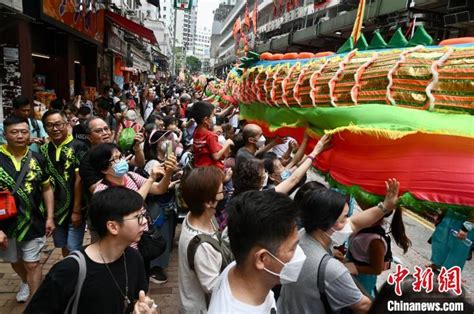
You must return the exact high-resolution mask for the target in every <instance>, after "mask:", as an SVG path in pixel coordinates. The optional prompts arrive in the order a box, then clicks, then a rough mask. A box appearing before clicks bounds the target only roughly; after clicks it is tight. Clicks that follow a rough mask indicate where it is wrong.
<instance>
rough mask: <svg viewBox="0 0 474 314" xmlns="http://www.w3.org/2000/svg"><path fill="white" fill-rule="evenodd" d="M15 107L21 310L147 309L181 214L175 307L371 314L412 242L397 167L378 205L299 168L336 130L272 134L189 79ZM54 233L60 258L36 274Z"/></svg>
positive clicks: (9, 225)
mask: <svg viewBox="0 0 474 314" xmlns="http://www.w3.org/2000/svg"><path fill="white" fill-rule="evenodd" d="M13 106H14V113H13V114H12V115H11V116H9V117H7V118H6V119H5V120H4V121H3V124H1V126H0V128H1V130H0V133H1V135H2V136H3V137H0V142H2V144H3V145H2V146H0V190H3V191H4V192H2V193H3V194H2V197H3V198H2V202H4V203H5V204H6V203H8V202H10V203H9V205H12V207H15V209H16V210H15V213H13V214H12V215H10V216H4V217H0V247H1V249H0V259H2V260H4V261H6V262H9V263H11V266H12V268H13V270H14V271H15V272H16V273H17V274H18V276H19V277H20V278H21V280H22V283H21V285H20V289H19V291H18V293H17V295H16V299H17V301H18V302H28V304H27V307H26V310H25V313H78V312H80V313H131V312H134V313H156V312H157V306H159V305H156V304H155V302H154V301H153V300H152V299H151V298H150V297H149V296H148V295H147V292H148V287H149V284H150V283H153V284H162V283H165V282H167V268H168V267H169V264H170V254H171V250H172V248H173V243H174V239H175V235H176V230H177V225H178V224H179V223H181V228H180V234H179V244H178V270H179V272H178V277H179V278H178V280H179V299H180V308H179V309H176V312H180V313H276V312H279V313H333V312H339V311H349V312H351V311H352V312H354V313H366V312H369V311H371V312H374V311H375V312H374V313H380V311H378V310H376V309H374V306H375V305H377V306H379V307H380V302H381V301H380V300H377V298H379V297H380V295H381V294H379V293H378V291H377V287H376V281H377V276H378V275H379V274H381V273H382V272H383V271H386V270H388V269H390V263H391V261H392V250H391V238H393V240H394V241H395V243H396V244H397V245H398V246H399V247H400V248H402V249H403V251H404V252H406V251H407V250H408V249H409V247H410V246H411V242H410V240H409V239H408V237H407V236H406V234H405V229H404V224H403V219H402V209H401V208H400V207H398V206H397V201H398V192H399V182H398V181H397V180H396V179H395V178H390V179H387V181H386V182H385V183H386V195H385V198H384V200H383V201H382V202H380V203H379V204H378V205H377V206H373V207H371V206H365V205H364V204H361V203H359V204H357V202H356V201H355V200H354V199H353V198H352V197H351V196H350V195H345V194H344V193H343V192H341V191H338V190H336V189H331V188H329V187H328V185H327V184H325V183H324V182H316V181H310V180H308V176H307V174H308V170H309V169H310V168H311V166H312V165H313V163H314V161H315V159H316V158H317V156H318V154H320V153H322V152H323V151H324V150H326V149H328V148H329V147H330V145H331V138H330V137H329V136H323V137H322V138H321V140H320V141H319V142H318V143H317V145H315V146H314V148H313V149H312V150H310V151H309V150H307V148H308V147H307V146H308V142H309V135H307V134H306V135H305V136H304V138H303V139H302V141H301V143H297V141H296V140H295V139H292V138H290V137H285V138H280V137H275V138H271V139H267V138H265V136H264V135H263V131H262V129H261V127H260V126H258V125H256V124H253V123H248V122H247V121H245V120H241V119H240V117H239V108H238V107H233V106H227V107H222V108H221V107H220V106H219V105H213V104H211V103H210V102H208V99H206V97H205V96H204V95H203V93H202V91H201V92H200V91H195V90H193V89H192V88H191V87H190V86H188V85H185V84H178V83H176V82H173V81H160V82H158V81H153V82H150V83H149V84H145V85H143V84H140V85H139V84H135V83H134V82H130V83H128V84H125V85H124V86H123V89H120V88H119V87H118V86H113V87H109V86H107V87H105V88H104V89H103V93H102V95H100V96H99V97H98V98H97V99H96V100H95V101H93V102H91V101H84V100H82V99H81V98H80V97H78V98H75V99H74V101H72V102H71V103H66V102H64V101H62V100H59V99H58V100H55V101H53V102H52V104H51V105H50V107H49V108H46V109H47V110H46V111H45V112H44V113H42V117H41V120H36V119H34V118H31V115H32V112H33V108H32V105H31V104H30V101H29V100H28V99H27V98H26V97H23V96H20V97H17V98H16V99H15V100H14V102H13ZM308 151H309V153H308ZM305 152H306V153H307V154H306V153H305ZM13 205H14V206H13ZM0 215H1V214H0ZM387 221H390V229H389V230H388V229H386V228H385V227H384V226H385V222H387ZM467 228H470V229H469V230H468V229H467ZM458 229H459V232H458V234H459V236H460V239H461V237H464V238H465V237H467V234H468V233H469V232H470V231H471V229H472V224H469V222H467V223H464V224H463V225H462V226H461V225H460V226H458V228H457V230H458ZM86 230H87V232H89V233H90V235H91V243H90V244H89V243H84V235H85V232H86ZM389 233H390V234H391V237H390V236H389ZM49 236H52V237H53V241H54V246H55V247H56V248H61V250H62V255H63V257H64V259H62V260H61V261H59V262H58V263H57V264H56V265H55V266H54V267H53V268H52V269H51V270H50V271H49V272H48V273H47V274H46V277H45V278H44V280H43V279H42V278H43V273H42V265H41V263H40V257H41V251H42V248H43V247H44V245H45V243H46V237H49ZM447 236H449V235H447ZM461 240H462V239H461ZM463 254H464V251H463ZM458 257H459V255H457V256H455V257H452V258H458ZM436 258H437V259H436V262H437V264H438V265H437V266H438V267H441V266H443V265H444V264H443V263H444V262H445V260H443V259H442V258H441V257H439V258H438V256H436ZM466 258H467V256H466V257H465V258H464V261H462V258H461V261H456V262H455V263H456V264H457V265H459V266H461V267H462V266H463V265H464V262H465V259H466ZM450 262H452V260H450ZM383 289H385V290H384V291H385V293H384V294H383V297H384V298H385V300H386V299H387V298H388V296H387V295H389V293H388V292H386V290H387V289H390V287H384V288H383ZM412 293H413V292H412ZM374 298H375V300H376V301H375V302H373V300H374ZM382 301H383V300H382ZM372 304H374V306H373V305H372ZM371 308H372V309H371Z"/></svg>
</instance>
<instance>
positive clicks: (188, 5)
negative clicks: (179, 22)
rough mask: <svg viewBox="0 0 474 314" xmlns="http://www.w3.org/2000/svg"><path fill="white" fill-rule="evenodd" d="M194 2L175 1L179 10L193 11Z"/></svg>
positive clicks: (191, 0) (175, 5) (189, 0)
mask: <svg viewBox="0 0 474 314" xmlns="http://www.w3.org/2000/svg"><path fill="white" fill-rule="evenodd" d="M192 6H193V0H174V7H175V8H176V9H178V10H191V7H192Z"/></svg>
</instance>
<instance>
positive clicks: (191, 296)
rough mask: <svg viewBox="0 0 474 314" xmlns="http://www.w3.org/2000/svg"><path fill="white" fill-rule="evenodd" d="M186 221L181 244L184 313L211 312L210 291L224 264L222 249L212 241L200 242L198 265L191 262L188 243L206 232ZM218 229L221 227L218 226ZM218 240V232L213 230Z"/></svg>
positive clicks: (179, 257)
mask: <svg viewBox="0 0 474 314" xmlns="http://www.w3.org/2000/svg"><path fill="white" fill-rule="evenodd" d="M188 216H189V214H188V215H187V216H186V218H185V219H184V221H183V224H182V228H181V234H180V236H179V246H178V281H179V296H180V307H181V308H180V313H207V305H206V294H210V292H211V291H212V289H213V288H214V285H215V284H216V282H217V278H218V277H219V273H220V270H221V266H222V255H221V253H219V252H217V251H216V250H214V248H213V247H212V246H211V245H210V244H209V243H203V244H201V245H199V246H198V248H197V250H196V254H195V255H194V269H195V271H192V270H191V269H190V268H189V265H188V254H187V251H188V245H189V242H190V241H191V239H192V238H194V236H196V235H198V234H201V233H204V232H202V231H200V230H198V229H197V228H195V227H194V226H192V225H191V224H190V223H189V222H188ZM216 230H217V228H216ZM208 234H209V235H211V236H214V237H215V238H216V240H217V236H216V234H210V233H208Z"/></svg>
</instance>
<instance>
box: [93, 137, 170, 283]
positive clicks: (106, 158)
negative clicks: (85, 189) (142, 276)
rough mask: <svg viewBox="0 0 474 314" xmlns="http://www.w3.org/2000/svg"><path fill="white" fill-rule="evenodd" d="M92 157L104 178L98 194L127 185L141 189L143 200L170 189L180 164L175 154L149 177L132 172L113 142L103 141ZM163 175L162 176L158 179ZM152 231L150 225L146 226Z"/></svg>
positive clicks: (95, 190)
mask: <svg viewBox="0 0 474 314" xmlns="http://www.w3.org/2000/svg"><path fill="white" fill-rule="evenodd" d="M90 160H91V162H92V165H94V167H95V169H96V171H99V172H101V173H102V174H103V175H104V178H103V179H102V180H100V181H99V182H98V183H97V184H96V185H95V189H94V194H95V193H97V192H99V191H103V190H105V189H108V188H109V187H112V186H123V187H126V188H127V189H130V190H133V191H136V192H138V193H139V194H140V195H141V196H142V197H143V199H145V198H146V197H147V195H148V194H155V195H159V194H164V193H166V192H167V191H168V186H169V184H170V182H171V176H172V174H173V171H174V170H175V167H176V158H175V157H174V156H173V155H171V156H168V158H167V160H166V161H165V163H164V164H163V165H156V166H154V167H153V169H152V170H151V172H150V176H149V178H148V179H146V178H144V177H142V176H141V175H139V174H137V173H135V172H132V171H128V168H129V167H128V162H127V160H125V158H124V156H123V155H122V153H121V152H120V150H119V149H118V146H117V145H115V144H112V143H106V144H100V145H98V146H96V147H94V148H93V149H92V150H91V151H90ZM159 177H162V179H161V180H160V181H159V182H155V181H156V180H157V179H158V178H159ZM146 230H148V227H147V228H146ZM130 246H131V247H133V248H135V249H138V242H133V243H132V244H131V245H130ZM144 266H145V272H146V273H147V275H148V276H149V272H150V261H149V260H144Z"/></svg>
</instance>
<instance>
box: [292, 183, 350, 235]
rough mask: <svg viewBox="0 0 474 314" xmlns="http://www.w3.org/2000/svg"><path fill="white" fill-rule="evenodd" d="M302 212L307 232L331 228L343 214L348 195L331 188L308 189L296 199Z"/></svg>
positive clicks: (303, 223)
mask: <svg viewBox="0 0 474 314" xmlns="http://www.w3.org/2000/svg"><path fill="white" fill-rule="evenodd" d="M295 203H296V205H297V207H298V209H299V210H300V212H301V223H302V225H303V228H304V229H305V230H306V232H307V233H310V232H313V231H314V230H317V229H320V230H323V231H327V230H329V229H330V228H331V227H332V226H334V225H335V224H336V221H337V219H338V218H339V216H340V215H341V213H342V211H343V209H344V205H345V204H346V197H345V196H344V195H342V194H341V193H339V192H336V191H334V190H330V189H319V188H318V189H312V190H309V191H306V192H305V193H304V194H303V196H302V197H298V200H297V201H295Z"/></svg>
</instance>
